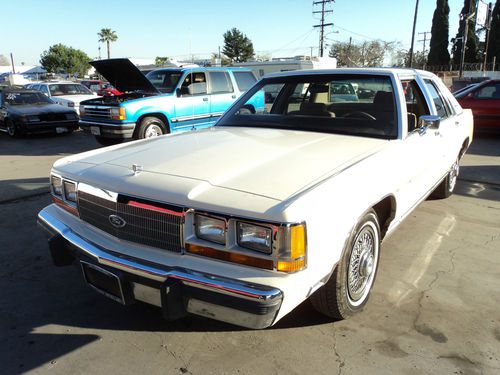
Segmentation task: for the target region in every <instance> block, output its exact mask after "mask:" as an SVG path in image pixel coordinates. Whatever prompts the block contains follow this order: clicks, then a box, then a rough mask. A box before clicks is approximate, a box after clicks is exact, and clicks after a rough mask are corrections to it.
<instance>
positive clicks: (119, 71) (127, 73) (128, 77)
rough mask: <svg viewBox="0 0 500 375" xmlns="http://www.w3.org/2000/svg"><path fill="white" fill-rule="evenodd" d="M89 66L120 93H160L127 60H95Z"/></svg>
mask: <svg viewBox="0 0 500 375" xmlns="http://www.w3.org/2000/svg"><path fill="white" fill-rule="evenodd" d="M90 65H92V66H93V67H94V68H95V70H97V71H98V72H99V74H101V75H102V76H103V77H104V78H106V79H107V80H108V81H109V83H111V84H112V85H113V86H114V87H115V88H116V89H118V90H119V91H121V92H127V91H144V92H148V93H159V92H160V91H158V89H157V88H156V87H154V85H153V84H152V83H151V82H150V81H149V80H148V79H147V78H146V76H145V75H144V74H142V73H141V71H140V70H139V69H137V67H136V66H135V65H134V64H132V62H131V61H130V60H129V59H109V60H95V61H91V62H90Z"/></svg>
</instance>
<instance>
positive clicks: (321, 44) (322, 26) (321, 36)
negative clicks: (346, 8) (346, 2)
mask: <svg viewBox="0 0 500 375" xmlns="http://www.w3.org/2000/svg"><path fill="white" fill-rule="evenodd" d="M333 2H335V0H319V1H313V6H315V5H321V10H318V11H314V12H313V14H316V13H321V20H320V24H319V25H314V27H315V28H316V27H319V28H320V30H319V56H320V57H323V48H324V45H325V26H333V23H325V15H326V14H327V13H333V10H331V9H325V5H326V4H330V3H333Z"/></svg>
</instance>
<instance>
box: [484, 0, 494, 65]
mask: <svg viewBox="0 0 500 375" xmlns="http://www.w3.org/2000/svg"><path fill="white" fill-rule="evenodd" d="M492 8H493V4H492V3H489V4H488V16H487V17H486V43H485V48H484V63H483V72H486V64H487V63H488V47H489V45H490V30H491V18H492V17H491V14H492V12H493V10H492Z"/></svg>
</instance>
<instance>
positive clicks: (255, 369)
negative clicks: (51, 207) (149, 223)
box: [0, 132, 500, 375]
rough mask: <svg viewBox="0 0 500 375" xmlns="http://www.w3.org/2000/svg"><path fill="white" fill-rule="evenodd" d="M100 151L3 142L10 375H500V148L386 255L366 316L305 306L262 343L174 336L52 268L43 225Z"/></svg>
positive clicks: (1, 224)
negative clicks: (78, 166) (65, 185)
mask: <svg viewBox="0 0 500 375" xmlns="http://www.w3.org/2000/svg"><path fill="white" fill-rule="evenodd" d="M96 147H98V144H97V143H96V142H95V141H94V140H93V138H92V137H90V136H88V135H86V134H83V133H81V132H77V133H75V134H72V135H64V136H43V137H29V138H22V139H16V140H12V139H9V138H8V137H7V136H5V135H4V134H0V162H1V163H2V165H4V166H6V167H4V168H2V169H1V170H0V228H1V236H0V290H1V291H2V293H1V294H0V373H2V374H16V373H26V372H29V373H36V374H68V373H74V374H78V373H95V374H105V373H107V374H115V373H120V374H134V373H135V374H137V373H149V374H193V375H194V374H340V373H341V374H360V373H365V374H389V373H395V374H410V375H411V374H498V373H500V312H499V311H500V310H499V308H498V306H500V292H499V290H500V289H499V281H500V279H499V269H500V252H499V249H500V138H490V137H481V138H478V139H476V140H475V142H474V143H473V145H472V147H471V148H470V150H469V152H468V154H467V155H466V156H465V158H464V159H463V161H462V163H461V175H460V179H459V182H458V185H457V191H456V194H454V195H453V196H452V197H450V198H449V199H445V200H428V201H426V202H424V203H422V204H421V205H420V206H419V207H418V208H417V210H416V211H415V212H414V213H413V214H412V215H410V217H408V218H407V219H406V221H405V222H404V223H403V224H402V225H401V227H400V228H399V229H398V230H397V231H396V232H395V233H394V234H393V235H392V236H391V237H390V238H388V239H386V240H385V241H384V243H383V247H382V253H381V263H380V269H379V271H378V276H377V280H376V282H375V286H374V289H373V293H372V296H371V298H370V301H369V303H368V305H367V307H366V308H365V310H364V311H363V312H362V313H361V314H358V315H356V316H355V317H353V318H351V319H349V320H346V321H341V322H331V321H329V320H328V319H326V318H324V317H323V316H321V315H320V314H318V313H317V312H315V311H314V310H313V308H312V307H311V306H310V304H309V303H308V302H305V303H303V304H302V305H301V306H299V307H298V308H297V309H295V310H294V311H293V312H292V313H291V314H289V315H288V316H286V317H285V318H284V319H283V320H281V321H280V322H279V323H278V324H277V325H276V326H274V327H271V328H269V329H265V330H261V331H252V330H247V329H243V328H239V327H235V326H232V325H229V324H224V323H220V322H216V321H212V320H209V319H203V318H198V317H188V318H185V319H182V320H180V321H176V322H166V321H164V320H162V318H161V314H160V311H159V310H158V309H157V308H155V307H152V306H148V305H145V304H135V305H132V306H128V307H123V306H121V305H119V304H117V303H115V302H113V301H111V300H108V299H106V298H105V297H103V296H101V295H98V294H96V293H95V292H94V291H92V290H91V289H90V288H89V287H87V286H86V285H84V282H83V278H82V276H81V271H80V270H79V269H78V268H77V267H64V268H56V267H54V266H53V265H52V263H51V260H50V256H49V252H48V248H47V245H46V239H45V237H44V235H43V233H42V231H41V230H40V229H39V228H37V225H36V214H37V213H38V211H39V210H40V209H41V208H43V207H44V206H46V205H47V204H49V203H50V197H49V194H48V174H49V171H50V166H51V164H52V163H53V162H54V161H55V160H56V159H58V158H60V157H62V156H64V155H69V154H72V153H76V152H81V151H85V150H89V149H93V148H96Z"/></svg>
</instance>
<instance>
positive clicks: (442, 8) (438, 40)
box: [427, 0, 450, 66]
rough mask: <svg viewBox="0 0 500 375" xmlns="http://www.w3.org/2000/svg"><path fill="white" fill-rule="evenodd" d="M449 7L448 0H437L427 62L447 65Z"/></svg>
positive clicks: (448, 59)
mask: <svg viewBox="0 0 500 375" xmlns="http://www.w3.org/2000/svg"><path fill="white" fill-rule="evenodd" d="M449 14H450V7H449V6H448V0H437V2H436V10H435V11H434V16H433V17H432V28H431V44H430V50H429V56H428V58H427V64H429V65H431V66H432V65H448V63H449V62H450V53H449V52H448V35H449V34H448V33H449V32H448V29H449V21H448V16H449Z"/></svg>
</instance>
